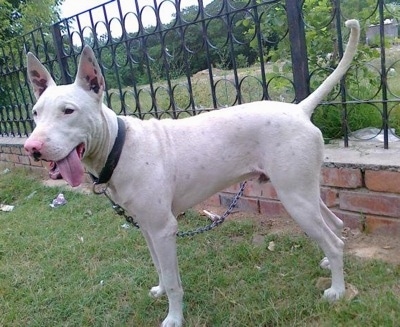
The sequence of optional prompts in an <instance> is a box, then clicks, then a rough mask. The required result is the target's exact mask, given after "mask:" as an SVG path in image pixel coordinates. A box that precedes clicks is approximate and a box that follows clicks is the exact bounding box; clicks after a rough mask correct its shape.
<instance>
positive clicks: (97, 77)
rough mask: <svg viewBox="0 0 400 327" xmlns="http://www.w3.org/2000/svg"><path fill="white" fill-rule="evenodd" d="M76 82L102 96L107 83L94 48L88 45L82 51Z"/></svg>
mask: <svg viewBox="0 0 400 327" xmlns="http://www.w3.org/2000/svg"><path fill="white" fill-rule="evenodd" d="M75 84H76V85H78V86H80V87H82V88H83V89H85V90H87V91H93V92H94V93H95V94H97V95H98V96H102V94H103V91H104V87H105V83H104V77H103V75H102V74H101V70H100V66H99V64H98V63H97V60H96V57H95V55H94V53H93V50H92V49H91V48H90V47H89V46H87V45H86V46H85V47H84V48H83V50H82V53H81V59H80V60H79V67H78V73H77V74H76V79H75Z"/></svg>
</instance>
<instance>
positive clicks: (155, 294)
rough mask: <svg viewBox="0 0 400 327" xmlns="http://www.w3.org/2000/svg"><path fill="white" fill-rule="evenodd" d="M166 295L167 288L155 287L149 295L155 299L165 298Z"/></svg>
mask: <svg viewBox="0 0 400 327" xmlns="http://www.w3.org/2000/svg"><path fill="white" fill-rule="evenodd" d="M164 294H165V288H164V287H163V286H160V285H158V286H154V287H152V288H151V289H150V292H149V295H150V296H152V297H155V298H158V297H160V296H163V295H164Z"/></svg>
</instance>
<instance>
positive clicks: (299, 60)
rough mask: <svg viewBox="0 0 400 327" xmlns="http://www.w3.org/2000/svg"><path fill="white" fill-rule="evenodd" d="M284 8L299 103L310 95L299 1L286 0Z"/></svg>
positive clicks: (304, 37) (305, 46)
mask: <svg viewBox="0 0 400 327" xmlns="http://www.w3.org/2000/svg"><path fill="white" fill-rule="evenodd" d="M286 8H287V10H286V15H287V19H288V25H289V40H290V45H291V46H290V48H291V50H290V51H291V56H292V65H293V67H296V69H293V82H294V88H295V96H296V99H295V102H300V101H301V100H303V99H305V98H306V97H307V96H308V95H309V94H310V88H309V83H308V78H309V71H308V61H307V44H306V35H305V32H304V24H303V20H302V16H301V1H298V0H286Z"/></svg>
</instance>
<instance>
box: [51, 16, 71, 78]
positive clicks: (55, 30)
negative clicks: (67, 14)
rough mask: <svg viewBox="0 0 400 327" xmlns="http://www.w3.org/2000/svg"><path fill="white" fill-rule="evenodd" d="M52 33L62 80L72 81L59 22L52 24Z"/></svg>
mask: <svg viewBox="0 0 400 327" xmlns="http://www.w3.org/2000/svg"><path fill="white" fill-rule="evenodd" d="M51 34H52V36H53V40H54V47H55V49H56V55H57V62H58V66H59V67H60V72H61V80H62V82H63V83H64V84H70V83H72V79H71V76H69V74H68V73H67V65H68V63H67V58H66V57H65V56H64V52H63V44H62V37H61V31H60V26H59V24H58V23H57V24H54V25H52V26H51Z"/></svg>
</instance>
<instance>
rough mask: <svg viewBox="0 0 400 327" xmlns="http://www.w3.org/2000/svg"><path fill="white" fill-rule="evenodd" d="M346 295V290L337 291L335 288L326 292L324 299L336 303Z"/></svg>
mask: <svg viewBox="0 0 400 327" xmlns="http://www.w3.org/2000/svg"><path fill="white" fill-rule="evenodd" d="M344 293H345V290H343V291H337V290H336V289H334V288H333V287H330V288H328V289H326V290H325V291H324V296H323V298H324V299H325V300H327V301H329V302H334V301H337V300H339V299H340V298H341V297H343V295H344Z"/></svg>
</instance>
